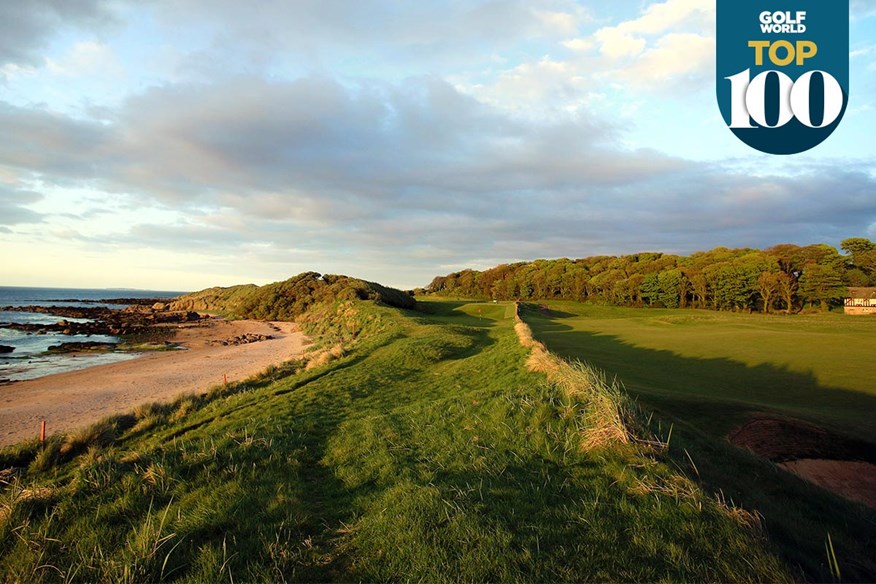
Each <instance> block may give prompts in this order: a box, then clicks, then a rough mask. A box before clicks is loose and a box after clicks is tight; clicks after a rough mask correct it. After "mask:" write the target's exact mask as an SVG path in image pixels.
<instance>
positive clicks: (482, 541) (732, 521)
mask: <svg viewBox="0 0 876 584" xmlns="http://www.w3.org/2000/svg"><path fill="white" fill-rule="evenodd" d="M351 308H352V309H355V310H356V314H355V315H350V314H349V313H348V311H349V310H350V309H351ZM339 317H342V318H339ZM351 318H352V319H355V323H354V324H355V327H354V328H353V327H350V326H349V325H350V321H349V319H351ZM305 326H307V327H309V328H310V330H309V331H308V332H309V333H310V334H313V335H315V336H318V335H317V334H316V333H315V332H314V331H320V332H321V334H322V337H320V338H319V341H318V343H317V345H319V346H322V347H324V348H323V349H319V350H325V348H328V350H329V351H331V348H332V347H334V346H336V345H337V344H339V339H343V341H344V343H343V347H344V352H343V353H342V354H339V355H337V356H335V357H333V360H332V361H330V362H328V363H325V364H323V365H321V366H319V367H314V368H311V369H307V368H306V364H305V363H303V362H301V363H297V364H295V365H293V366H290V367H284V368H279V369H278V370H275V371H272V372H268V373H267V374H266V375H265V376H263V377H261V378H258V379H253V380H248V381H247V382H244V383H240V384H232V385H230V386H229V387H227V388H226V387H219V388H216V389H215V390H214V391H212V392H210V393H209V394H208V395H206V396H201V397H197V398H195V397H190V396H189V397H182V398H180V399H179V400H177V402H176V403H174V404H171V405H168V406H164V405H148V406H143V407H142V408H138V410H137V411H136V412H134V413H133V415H132V416H131V419H132V420H133V425H132V426H131V427H130V428H127V429H120V431H119V432H118V433H117V434H116V435H115V437H114V439H113V440H112V441H111V442H109V443H107V442H106V441H105V440H103V438H101V436H103V434H101V433H100V432H94V433H92V434H89V435H88V436H85V437H82V438H80V439H77V441H76V442H77V444H81V445H80V446H77V448H76V449H73V450H70V452H69V453H68V455H67V457H66V458H65V457H59V458H58V459H57V460H54V461H53V463H52V464H49V463H48V461H47V462H46V464H45V466H42V467H41V468H40V469H36V468H33V469H31V470H29V471H28V472H27V473H26V475H24V476H19V477H17V478H14V479H13V481H12V484H11V485H8V486H7V487H6V488H2V490H0V509H5V511H4V512H3V514H4V515H5V518H4V519H3V520H2V522H0V579H3V580H7V581H27V582H41V581H68V580H85V581H94V582H118V581H130V582H138V581H139V582H143V581H149V582H152V581H162V580H166V581H167V580H174V581H182V582H201V581H226V580H228V581H270V582H283V581H298V580H305V581H361V580H365V581H386V580H393V581H397V580H406V581H407V580H414V581H420V580H428V581H460V580H465V581H521V580H526V581H594V580H597V581H611V580H614V581H667V580H696V581H752V580H756V581H785V580H789V579H791V578H792V576H794V575H795V572H793V571H789V570H788V568H787V567H786V566H784V565H782V563H781V562H780V561H779V560H778V559H777V558H776V557H775V556H774V555H773V554H772V553H771V547H770V544H769V542H768V541H766V540H765V539H764V535H763V533H762V532H760V531H759V530H758V529H757V527H756V525H749V524H747V523H746V522H745V521H739V520H738V519H737V518H735V517H734V516H733V515H732V514H731V513H728V511H727V509H728V507H726V506H722V505H721V503H720V502H719V501H718V500H716V499H715V498H714V497H711V496H709V495H707V494H706V491H703V490H701V489H699V488H698V487H697V486H696V485H694V484H693V483H692V482H691V481H690V479H687V478H685V477H683V476H681V475H680V473H679V471H678V470H677V469H675V468H673V467H672V466H671V465H670V464H667V461H665V460H662V455H661V453H660V452H659V449H655V448H653V447H651V446H647V445H643V444H639V443H635V442H628V443H627V444H623V443H618V442H616V443H610V444H609V443H606V444H605V445H603V446H602V447H600V448H585V447H583V446H582V436H585V435H586V431H587V429H588V427H589V423H590V422H589V421H588V418H587V416H588V411H589V409H590V408H591V406H592V404H593V400H592V395H591V393H592V392H591V391H589V390H588V391H587V392H574V391H567V390H565V389H563V387H562V386H561V382H557V381H550V380H547V379H546V378H545V376H544V375H543V374H540V373H533V372H530V371H528V369H527V368H526V366H525V362H526V359H527V357H528V353H529V351H528V350H527V349H524V348H523V347H521V345H520V343H519V342H518V339H517V336H516V335H515V332H514V318H513V311H512V312H511V313H510V314H509V313H508V306H507V305H504V306H503V305H498V306H495V305H482V304H475V305H464V304H461V303H452V302H429V303H428V306H427V307H426V311H425V312H423V313H402V312H399V311H395V310H390V309H386V308H380V307H375V306H372V305H368V304H365V303H353V304H350V305H346V306H344V307H343V308H342V307H341V306H339V305H334V306H333V307H332V308H331V309H330V310H329V309H326V310H325V311H324V312H323V313H322V318H321V319H315V320H314V321H312V322H309V323H307V324H306V325H305ZM354 329H355V332H354ZM146 420H149V421H148V423H147V422H146ZM89 436H90V437H89ZM86 438H87V439H86ZM85 444H89V446H88V448H87V449H85V451H84V452H83V451H82V448H83V447H84V445H85ZM46 450H48V448H45V449H44V448H40V447H37V448H33V445H26V446H21V447H19V448H18V449H8V450H5V451H4V452H3V453H2V454H0V457H3V458H0V459H2V460H5V461H12V460H15V461H20V462H24V463H27V464H31V466H33V464H32V463H33V460H35V458H34V459H30V460H29V457H31V456H34V457H38V456H40V455H41V453H42V452H45V451H46ZM58 452H59V454H60V447H58ZM74 452H79V454H74ZM25 489H29V490H30V492H37V491H36V490H35V489H48V490H46V491H39V493H40V496H32V497H24V496H21V494H20V493H21V492H24V490H25ZM16 493H18V494H16ZM837 555H838V556H840V553H839V551H838V552H837ZM840 562H842V559H841V558H840ZM844 573H845V572H844Z"/></svg>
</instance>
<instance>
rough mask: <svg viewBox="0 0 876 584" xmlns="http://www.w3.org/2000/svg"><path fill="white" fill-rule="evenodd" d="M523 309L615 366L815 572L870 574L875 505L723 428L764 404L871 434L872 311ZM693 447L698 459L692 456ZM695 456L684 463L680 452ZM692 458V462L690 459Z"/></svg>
mask: <svg viewBox="0 0 876 584" xmlns="http://www.w3.org/2000/svg"><path fill="white" fill-rule="evenodd" d="M547 307H548V308H549V309H550V310H549V312H544V311H543V310H540V309H537V308H535V307H534V306H532V307H530V309H528V310H527V311H526V313H525V319H526V321H527V322H528V323H529V324H530V326H531V328H532V330H533V333H534V335H535V337H536V338H537V339H538V340H540V341H542V342H544V343H545V344H546V345H547V346H548V348H549V349H550V350H552V351H554V352H556V353H557V354H560V355H562V356H565V357H566V358H573V359H581V360H585V361H587V362H588V363H590V364H592V365H593V366H595V367H597V368H599V369H602V370H604V371H605V372H607V373H608V374H609V375H611V376H616V377H617V378H618V379H619V380H620V381H621V382H622V383H623V384H624V385H625V387H626V388H627V390H628V391H629V392H630V393H631V394H632V395H633V396H635V397H636V398H637V399H638V400H639V403H641V404H642V405H643V407H645V408H646V409H648V410H652V411H655V412H656V413H657V414H658V417H659V419H660V420H661V423H662V426H663V428H664V431H665V428H666V426H667V425H669V424H670V423H672V424H674V433H673V438H672V449H671V454H672V455H673V457H674V458H675V459H676V460H677V461H678V462H679V464H680V465H682V466H686V467H687V468H688V469H689V472H695V473H698V474H699V475H700V476H701V479H702V481H703V483H704V484H705V485H706V488H711V489H721V490H722V491H723V492H724V493H726V494H727V496H729V497H732V498H733V499H734V500H735V501H736V502H737V503H741V504H743V505H744V506H745V507H746V508H749V509H754V510H757V511H758V512H760V513H762V514H763V515H764V516H765V519H766V525H767V528H768V530H769V533H770V536H771V539H772V540H773V542H774V543H776V544H777V545H778V546H780V548H781V550H782V554H783V555H784V557H785V558H786V559H787V561H788V562H789V563H791V564H794V565H799V566H801V567H802V568H803V570H804V571H805V572H806V574H807V575H808V577H810V578H812V579H816V580H830V579H832V575H831V573H832V569H831V568H830V562H829V560H830V558H829V557H828V556H827V554H825V551H824V550H825V543H826V542H827V536H828V534H831V536H832V542H833V544H835V549H836V550H837V551H836V556H837V557H838V558H839V565H840V567H841V568H843V567H844V565H845V567H846V568H848V567H850V568H851V569H845V568H844V569H843V572H842V573H843V577H844V578H847V579H850V580H864V581H868V580H872V579H873V578H874V577H876V562H874V561H873V559H872V549H873V547H874V545H876V513H874V512H873V511H872V510H869V509H866V508H865V507H863V506H861V505H858V504H854V503H851V502H847V501H845V500H843V499H840V498H839V497H836V496H833V495H831V494H829V493H827V492H825V491H823V490H822V489H819V488H817V487H814V486H811V485H809V484H807V483H805V482H804V481H802V480H801V479H798V478H796V477H794V476H791V475H789V474H787V473H785V472H783V471H780V470H778V469H777V468H776V467H775V466H773V465H772V464H771V463H768V462H764V461H761V460H758V459H756V458H755V457H754V456H752V455H750V454H749V453H747V452H743V451H741V450H739V449H737V448H734V447H732V446H731V445H730V444H729V443H728V442H727V441H726V439H725V436H726V435H727V433H728V432H729V431H730V430H732V429H733V428H735V427H738V426H739V425H741V424H742V423H744V422H745V421H746V420H748V419H749V418H750V416H751V415H752V414H754V413H757V412H768V413H772V414H775V415H778V416H787V417H793V418H801V419H805V420H809V421H811V422H814V423H816V424H818V425H821V426H823V427H827V428H830V429H832V430H834V431H835V432H838V433H841V434H844V435H848V436H851V437H855V438H858V439H863V440H865V441H868V442H869V443H871V444H873V443H876V418H874V416H873V412H876V386H874V381H873V380H874V379H876V359H873V355H874V354H876V334H874V332H876V330H874V327H876V322H874V320H873V319H870V318H866V317H859V318H854V317H846V316H844V315H841V314H817V315H795V316H791V317H788V316H778V315H775V316H772V315H770V316H764V315H759V314H733V313H715V312H710V311H699V310H662V309H629V308H617V307H606V306H594V305H587V304H578V303H572V302H548V303H547ZM689 458H692V460H693V465H692V464H690V463H689ZM685 462H688V464H687V465H685V464H684V463H685ZM694 465H695V466H696V470H694V468H693V466H694Z"/></svg>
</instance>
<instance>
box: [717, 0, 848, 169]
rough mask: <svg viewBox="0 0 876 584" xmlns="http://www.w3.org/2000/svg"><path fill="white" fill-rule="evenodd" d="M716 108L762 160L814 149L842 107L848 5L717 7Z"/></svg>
mask: <svg viewBox="0 0 876 584" xmlns="http://www.w3.org/2000/svg"><path fill="white" fill-rule="evenodd" d="M717 4H718V14H717V75H716V79H715V81H716V91H717V94H718V106H719V107H720V109H721V115H722V116H723V117H724V121H725V122H726V123H727V127H728V128H730V130H731V131H732V132H733V133H734V134H736V137H737V138H739V139H740V140H742V141H743V142H745V143H746V144H748V145H749V146H751V147H752V148H755V149H757V150H760V151H761V152H766V153H768V154H797V153H799V152H804V151H806V150H809V149H810V148H814V147H815V146H817V145H819V144H821V143H822V142H823V141H824V140H825V139H827V137H828V136H830V135H831V134H832V133H833V131H834V130H835V129H836V127H837V126H838V125H839V123H840V121H841V120H842V118H843V115H844V114H845V111H846V106H847V105H848V103H849V0H831V1H830V2H826V1H825V0H717Z"/></svg>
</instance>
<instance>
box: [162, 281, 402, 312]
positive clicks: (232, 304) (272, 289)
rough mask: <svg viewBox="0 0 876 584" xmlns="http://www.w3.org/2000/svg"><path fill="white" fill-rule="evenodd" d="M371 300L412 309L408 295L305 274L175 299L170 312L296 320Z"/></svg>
mask: <svg viewBox="0 0 876 584" xmlns="http://www.w3.org/2000/svg"><path fill="white" fill-rule="evenodd" d="M345 300H370V301H373V302H377V303H380V304H386V305H389V306H394V307H396V308H413V307H414V306H415V305H416V301H415V300H414V298H413V297H412V296H410V295H409V294H407V293H405V292H402V291H401V290H396V289H395V288H389V287H387V286H383V285H381V284H377V283H376V282H367V281H365V280H360V279H358V278H351V277H349V276H334V275H328V274H327V275H322V274H319V273H317V272H304V273H302V274H298V275H297V276H294V277H292V278H289V279H288V280H284V281H282V282H274V283H273V284H266V285H265V286H256V285H254V284H247V285H242V286H231V287H229V288H220V287H214V288H207V289H206V290H201V291H200V292H193V293H191V294H186V295H184V296H180V297H179V298H177V299H175V300H174V301H173V302H172V303H171V305H170V306H171V310H196V311H203V312H216V313H221V314H225V315H227V316H230V317H235V318H252V319H264V320H294V319H295V318H296V317H297V316H299V315H301V314H304V313H305V312H307V310H308V309H309V308H310V307H311V306H314V305H316V304H321V303H325V302H334V301H345Z"/></svg>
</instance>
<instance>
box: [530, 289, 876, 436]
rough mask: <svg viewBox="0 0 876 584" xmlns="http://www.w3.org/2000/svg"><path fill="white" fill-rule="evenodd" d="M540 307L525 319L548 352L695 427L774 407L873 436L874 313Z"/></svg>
mask: <svg viewBox="0 0 876 584" xmlns="http://www.w3.org/2000/svg"><path fill="white" fill-rule="evenodd" d="M547 306H549V307H550V308H551V312H550V313H549V314H543V313H541V312H539V311H531V312H530V313H529V315H528V316H527V321H528V322H529V323H530V325H531V326H532V329H533V332H534V333H535V335H536V337H538V338H540V339H542V340H544V341H545V342H547V344H548V345H549V348H550V349H551V350H552V351H554V352H556V353H558V354H560V355H562V356H565V357H571V358H579V359H585V360H587V361H588V362H590V363H592V364H593V365H594V366H596V367H598V368H600V369H603V370H605V371H607V372H608V373H610V374H616V375H619V376H620V377H621V378H622V380H623V382H624V384H625V385H626V387H627V389H628V390H630V391H631V392H633V393H634V394H636V395H638V396H640V397H641V399H642V400H643V401H645V402H646V403H648V404H649V405H651V406H654V407H656V408H658V409H660V410H661V411H666V413H671V412H670V410H671V409H673V408H674V407H675V405H676V404H677V403H679V402H686V404H687V405H686V409H689V410H691V414H692V416H688V419H689V420H691V421H697V422H700V426H701V427H702V428H705V429H709V430H713V431H715V432H717V433H722V434H723V433H726V432H727V431H728V430H729V429H730V428H732V427H733V426H734V425H736V424H738V423H739V422H740V421H741V420H743V419H744V418H745V416H746V414H747V413H748V412H750V411H775V412H779V413H784V414H786V415H791V416H794V417H798V418H803V419H807V420H811V421H813V422H815V423H818V424H821V425H825V426H828V427H831V428H833V429H836V430H838V431H841V432H844V433H847V434H852V435H855V436H857V437H860V438H862V439H865V440H870V441H876V417H874V416H873V415H872V412H874V411H876V382H874V380H876V359H874V358H873V356H874V355H876V319H869V318H866V317H857V318H855V317H847V316H844V315H841V314H813V315H795V316H791V317H788V316H778V315H775V316H773V315H771V316H764V315H760V314H736V313H721V312H712V311H704V310H664V309H647V310H646V309H633V308H617V307H606V306H594V305H587V304H578V303H572V302H549V303H547Z"/></svg>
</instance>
